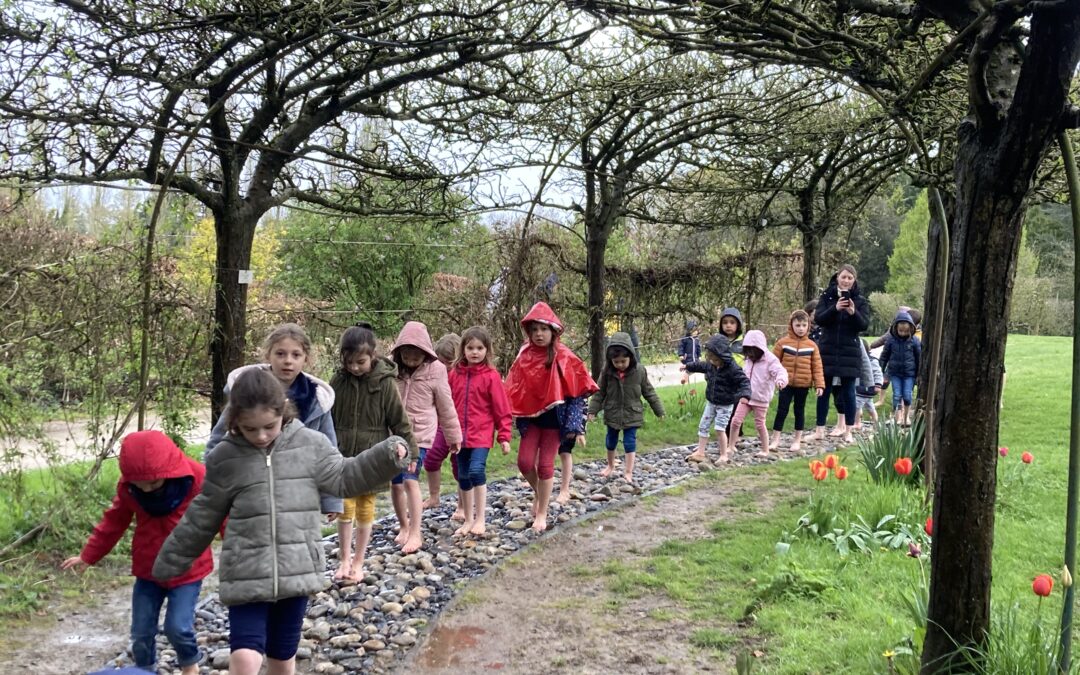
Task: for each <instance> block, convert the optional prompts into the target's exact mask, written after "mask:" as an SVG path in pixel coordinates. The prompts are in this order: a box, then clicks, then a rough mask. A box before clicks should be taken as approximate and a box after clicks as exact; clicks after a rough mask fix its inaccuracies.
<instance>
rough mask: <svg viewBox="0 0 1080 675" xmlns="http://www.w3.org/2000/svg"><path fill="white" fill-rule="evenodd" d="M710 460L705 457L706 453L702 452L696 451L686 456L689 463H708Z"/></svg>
mask: <svg viewBox="0 0 1080 675" xmlns="http://www.w3.org/2000/svg"><path fill="white" fill-rule="evenodd" d="M708 459H709V458H708V457H706V456H705V453H704V452H701V451H700V450H695V451H693V452H691V453H690V454H689V455H687V456H686V461H688V462H705V461H708Z"/></svg>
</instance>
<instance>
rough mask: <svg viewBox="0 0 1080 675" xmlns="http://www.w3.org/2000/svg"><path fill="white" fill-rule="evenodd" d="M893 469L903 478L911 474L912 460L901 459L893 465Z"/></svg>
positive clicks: (908, 458) (907, 458)
mask: <svg viewBox="0 0 1080 675" xmlns="http://www.w3.org/2000/svg"><path fill="white" fill-rule="evenodd" d="M893 468H894V469H896V473H898V474H900V475H901V476H906V475H908V474H910V473H911V458H910V457H901V458H900V459H898V460H896V462H895V463H894V464H893Z"/></svg>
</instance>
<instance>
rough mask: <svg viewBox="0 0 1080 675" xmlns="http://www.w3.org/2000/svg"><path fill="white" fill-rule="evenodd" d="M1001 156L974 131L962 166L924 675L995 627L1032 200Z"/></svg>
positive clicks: (961, 155)
mask: <svg viewBox="0 0 1080 675" xmlns="http://www.w3.org/2000/svg"><path fill="white" fill-rule="evenodd" d="M962 135H963V132H962ZM993 151H994V149H993V148H987V147H985V146H983V145H982V144H981V143H980V141H979V139H978V137H977V136H976V135H975V134H974V133H973V132H971V133H970V134H968V138H962V139H961V144H960V147H959V149H958V156H957V160H956V182H957V198H956V216H955V220H954V222H953V224H952V232H951V234H952V236H951V248H952V256H951V257H952V260H951V269H950V271H949V281H948V287H949V289H948V294H947V306H946V315H947V316H948V317H950V319H949V321H948V322H947V325H946V326H945V327H944V328H945V330H944V331H943V333H944V334H943V340H942V342H943V344H942V357H943V361H942V372H943V373H945V374H946V379H947V381H948V385H947V386H944V387H942V390H941V393H940V395H939V396H938V402H939V406H940V407H939V409H938V412H939V414H938V416H937V419H938V422H939V424H938V425H937V428H938V437H937V441H938V443H937V448H938V450H937V455H938V456H937V462H936V464H937V483H936V486H935V490H934V510H933V517H934V527H935V532H934V550H933V556H932V558H931V565H930V570H931V585H930V607H929V617H930V621H929V626H928V629H927V635H926V642H925V646H924V649H923V660H922V664H923V666H922V668H923V672H924V673H937V672H942V671H948V670H950V669H951V668H956V669H959V670H963V667H964V663H963V659H962V657H959V656H958V655H957V649H958V647H972V646H976V645H981V644H982V643H983V641H984V639H985V637H986V634H987V631H988V630H989V625H990V581H991V556H992V549H993V544H994V501H995V490H996V488H997V480H996V471H997V458H998V455H997V445H998V405H997V401H998V397H997V392H999V391H1000V388H1001V373H1002V371H1001V364H1002V363H1003V362H1004V358H1005V339H1006V335H1007V327H1008V318H1009V305H1010V299H1011V295H1012V282H1013V276H1014V275H1015V272H1016V260H1017V254H1018V251H1019V248H1020V233H1021V227H1022V224H1023V213H1024V210H1023V202H1024V196H1025V194H1026V192H1027V183H1026V182H1021V183H1019V184H1017V183H1014V184H1013V186H1014V187H1016V188H1018V189H1016V190H1015V191H1013V192H1011V193H1009V192H1007V191H1006V190H1005V189H1003V188H1005V187H1006V186H1003V185H1001V184H1000V183H999V182H998V180H997V179H998V178H999V177H998V176H995V175H994V173H993V172H994V171H995V166H996V162H993V161H990V157H988V155H989V154H990V153H992V152H993ZM927 314H929V312H927ZM948 374H963V376H962V377H960V376H953V377H948Z"/></svg>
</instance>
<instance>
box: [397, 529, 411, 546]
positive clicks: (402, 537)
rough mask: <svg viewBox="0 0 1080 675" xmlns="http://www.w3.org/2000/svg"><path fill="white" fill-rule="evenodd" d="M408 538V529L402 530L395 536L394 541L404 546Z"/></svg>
mask: <svg viewBox="0 0 1080 675" xmlns="http://www.w3.org/2000/svg"><path fill="white" fill-rule="evenodd" d="M408 539H409V533H408V532H407V531H406V530H401V531H400V532H398V533H397V536H396V537H394V543H395V544H397V545H398V546H404V545H405V542H406V541H408Z"/></svg>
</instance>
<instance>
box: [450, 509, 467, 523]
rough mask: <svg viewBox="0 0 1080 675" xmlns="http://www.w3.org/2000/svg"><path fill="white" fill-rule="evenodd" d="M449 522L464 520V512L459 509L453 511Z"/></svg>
mask: <svg viewBox="0 0 1080 675" xmlns="http://www.w3.org/2000/svg"><path fill="white" fill-rule="evenodd" d="M450 520H458V521H462V520H465V512H464V511H462V510H461V509H458V510H457V511H454V515H452V516H450Z"/></svg>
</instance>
